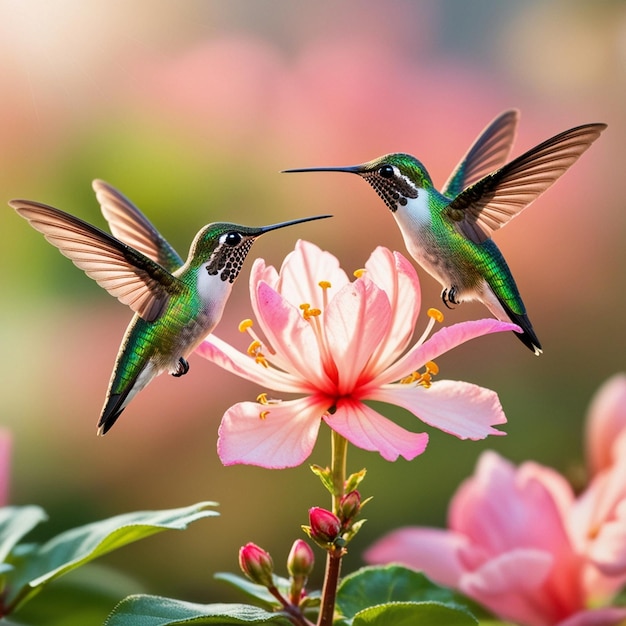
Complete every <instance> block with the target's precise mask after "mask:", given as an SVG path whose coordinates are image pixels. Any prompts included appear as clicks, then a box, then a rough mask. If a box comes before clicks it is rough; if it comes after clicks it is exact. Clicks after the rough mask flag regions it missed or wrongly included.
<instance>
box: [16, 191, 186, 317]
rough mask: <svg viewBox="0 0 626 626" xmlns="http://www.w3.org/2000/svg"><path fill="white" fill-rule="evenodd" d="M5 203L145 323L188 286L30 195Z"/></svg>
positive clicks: (106, 236) (116, 241)
mask: <svg viewBox="0 0 626 626" xmlns="http://www.w3.org/2000/svg"><path fill="white" fill-rule="evenodd" d="M9 204H10V205H11V206H12V207H13V208H14V209H15V210H16V211H17V212H18V213H19V214H20V215H21V216H22V217H23V218H25V219H27V220H28V221H29V222H30V224H31V226H32V227H33V228H34V229H35V230H38V231H39V232H40V233H42V234H43V235H44V237H45V238H46V239H47V240H48V241H49V242H50V243H51V244H52V245H54V246H56V247H57V248H58V249H59V250H60V251H61V253H62V254H64V255H65V256H66V257H68V258H69V259H71V260H72V262H73V263H74V265H76V266H77V267H80V269H82V270H83V271H84V272H85V273H86V274H87V276H89V277H90V278H93V279H94V280H95V281H96V282H97V283H98V284H99V285H100V286H101V287H103V288H104V289H106V290H107V291H108V292H109V293H110V294H111V295H112V296H115V297H116V298H117V299H118V300H119V301H120V302H123V303H124V304H127V305H128V306H129V307H130V308H131V309H132V310H133V311H134V312H135V313H137V314H138V315H139V316H140V317H142V318H143V319H144V320H146V321H147V322H153V321H154V320H156V319H158V318H159V316H160V315H161V313H162V312H163V310H164V309H165V307H166V305H167V303H168V301H169V298H170V296H171V295H172V294H175V293H180V292H181V291H182V290H184V289H187V287H186V285H185V284H184V283H183V282H182V281H180V280H178V278H176V277H175V276H172V274H171V273H170V272H168V271H167V270H166V269H165V268H163V267H161V265H159V264H158V263H156V262H155V261H153V260H152V259H150V258H148V257H147V256H146V255H144V254H142V253H141V252H139V251H138V250H135V249H134V248H131V247H130V246H128V245H126V244H125V243H123V242H121V241H119V240H118V239H116V238H115V237H112V236H111V235H109V234H108V233H105V232H104V231H102V230H100V229H99V228H96V227H95V226H92V225H91V224H87V222H83V220H81V219H78V218H77V217H74V216H73V215H69V214H68V213H65V212H64V211H60V210H59V209H55V208H53V207H51V206H47V205H45V204H41V203H39V202H31V201H30V200H11V202H9Z"/></svg>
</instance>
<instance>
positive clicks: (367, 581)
mask: <svg viewBox="0 0 626 626" xmlns="http://www.w3.org/2000/svg"><path fill="white" fill-rule="evenodd" d="M460 600H462V597H461V596H460V595H459V594H457V593H456V592H454V591H452V590H451V589H446V588H445V587H439V586H438V585H436V584H435V583H433V582H432V581H431V580H429V579H428V578H426V576H424V574H422V573H420V572H416V571H414V570H411V569H408V568H406V567H402V566H400V565H386V566H372V567H364V568H362V569H360V570H358V571H356V572H354V573H353V574H350V575H348V576H346V577H345V578H344V579H343V580H342V581H341V584H340V585H339V588H338V590H337V608H338V609H339V611H340V612H341V614H342V615H344V616H345V617H348V618H351V617H354V616H355V615H356V614H357V613H358V612H359V611H362V610H364V609H366V608H369V607H372V606H374V605H381V604H388V603H390V602H420V601H438V602H455V603H460V602H459V601H460ZM390 623H393V622H390Z"/></svg>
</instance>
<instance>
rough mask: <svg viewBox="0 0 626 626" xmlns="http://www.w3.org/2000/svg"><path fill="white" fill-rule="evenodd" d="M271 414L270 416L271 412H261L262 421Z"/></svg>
mask: <svg viewBox="0 0 626 626" xmlns="http://www.w3.org/2000/svg"><path fill="white" fill-rule="evenodd" d="M269 414H270V412H269V411H261V412H260V413H259V418H260V419H262V420H264V419H265V418H266V417H267V416H268V415H269Z"/></svg>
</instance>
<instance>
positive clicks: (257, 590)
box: [213, 572, 289, 610]
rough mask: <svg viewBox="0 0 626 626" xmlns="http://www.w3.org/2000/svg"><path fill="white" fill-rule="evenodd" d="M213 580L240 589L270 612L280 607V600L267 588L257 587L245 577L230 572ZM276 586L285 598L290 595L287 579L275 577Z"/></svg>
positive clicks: (216, 575) (220, 573) (220, 574)
mask: <svg viewBox="0 0 626 626" xmlns="http://www.w3.org/2000/svg"><path fill="white" fill-rule="evenodd" d="M213 578H215V579H216V580H221V581H224V582H225V583H228V584H229V585H232V586H233V587H235V588H236V589H239V591H241V592H243V593H245V594H246V595H247V596H248V597H249V598H252V599H254V600H257V602H258V603H259V604H260V605H261V606H263V607H264V608H266V609H268V610H272V609H273V608H274V607H275V606H277V605H278V600H276V598H275V597H274V596H273V595H272V594H271V593H270V592H269V591H268V590H267V587H264V586H263V585H257V584H256V583H253V582H252V581H251V580H248V579H247V578H244V577H243V576H238V575H237V574H230V573H229V572H218V573H217V574H214V576H213ZM274 584H275V585H276V587H277V588H278V590H279V591H280V592H281V593H282V594H283V595H284V596H286V595H287V594H288V593H289V581H288V580H287V579H286V578H281V577H279V576H276V575H274Z"/></svg>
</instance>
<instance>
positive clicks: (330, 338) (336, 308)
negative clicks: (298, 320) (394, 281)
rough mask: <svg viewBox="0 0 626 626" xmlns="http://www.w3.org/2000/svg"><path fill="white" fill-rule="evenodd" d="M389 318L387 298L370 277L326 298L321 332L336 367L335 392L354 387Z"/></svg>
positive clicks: (346, 390)
mask: <svg viewBox="0 0 626 626" xmlns="http://www.w3.org/2000/svg"><path fill="white" fill-rule="evenodd" d="M390 321H391V309H390V306H389V300H388V299H387V296H386V294H385V292H384V291H382V290H381V289H379V288H378V287H377V286H376V285H374V283H372V282H371V281H363V280H358V281H356V282H354V283H349V284H347V285H345V286H344V287H343V288H342V289H341V290H340V291H339V293H338V294H337V295H336V296H335V297H334V298H333V299H332V300H331V301H330V303H329V305H328V307H327V309H326V312H325V314H324V332H325V333H326V341H327V344H328V346H329V348H330V352H331V354H332V359H333V361H334V363H335V366H336V369H337V381H338V382H337V391H336V392H337V393H338V394H339V395H344V394H349V393H350V392H351V391H353V390H354V388H355V386H356V383H357V381H358V379H359V376H360V375H361V372H362V370H363V368H364V367H365V364H366V362H367V361H368V359H369V358H370V357H371V355H372V353H373V352H374V350H375V348H376V346H378V345H379V343H380V341H381V340H382V338H383V336H384V335H385V333H386V332H387V328H388V327H389V323H390Z"/></svg>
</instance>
